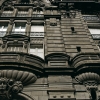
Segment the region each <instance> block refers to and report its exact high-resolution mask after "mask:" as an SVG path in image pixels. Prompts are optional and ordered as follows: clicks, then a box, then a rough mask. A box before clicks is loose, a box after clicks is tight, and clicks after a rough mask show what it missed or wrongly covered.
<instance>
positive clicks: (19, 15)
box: [17, 13, 29, 17]
mask: <svg viewBox="0 0 100 100" xmlns="http://www.w3.org/2000/svg"><path fill="white" fill-rule="evenodd" d="M28 16H29V15H28V14H21V13H18V14H17V17H28Z"/></svg>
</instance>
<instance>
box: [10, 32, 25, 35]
mask: <svg viewBox="0 0 100 100" xmlns="http://www.w3.org/2000/svg"><path fill="white" fill-rule="evenodd" d="M12 34H22V35H25V32H12Z"/></svg>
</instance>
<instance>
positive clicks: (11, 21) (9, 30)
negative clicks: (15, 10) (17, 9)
mask: <svg viewBox="0 0 100 100" xmlns="http://www.w3.org/2000/svg"><path fill="white" fill-rule="evenodd" d="M13 24H14V23H13V20H10V22H9V24H8V28H7V31H6V35H10V34H11V32H12V29H13Z"/></svg>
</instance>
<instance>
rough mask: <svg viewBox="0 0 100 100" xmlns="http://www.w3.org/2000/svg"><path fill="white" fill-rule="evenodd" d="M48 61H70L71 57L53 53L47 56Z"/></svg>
mask: <svg viewBox="0 0 100 100" xmlns="http://www.w3.org/2000/svg"><path fill="white" fill-rule="evenodd" d="M45 58H46V60H47V61H58V60H59V59H60V61H66V60H67V61H69V59H70V56H69V55H67V54H64V53H51V54H48V55H46V57H45Z"/></svg>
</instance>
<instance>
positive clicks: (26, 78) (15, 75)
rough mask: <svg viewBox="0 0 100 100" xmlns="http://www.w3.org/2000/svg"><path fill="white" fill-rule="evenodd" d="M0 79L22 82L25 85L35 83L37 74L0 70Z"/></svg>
mask: <svg viewBox="0 0 100 100" xmlns="http://www.w3.org/2000/svg"><path fill="white" fill-rule="evenodd" d="M0 77H2V78H7V79H12V80H14V81H20V82H22V84H23V85H27V84H31V83H34V82H35V81H36V79H37V77H36V75H35V74H33V73H31V72H27V71H19V70H0Z"/></svg>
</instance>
